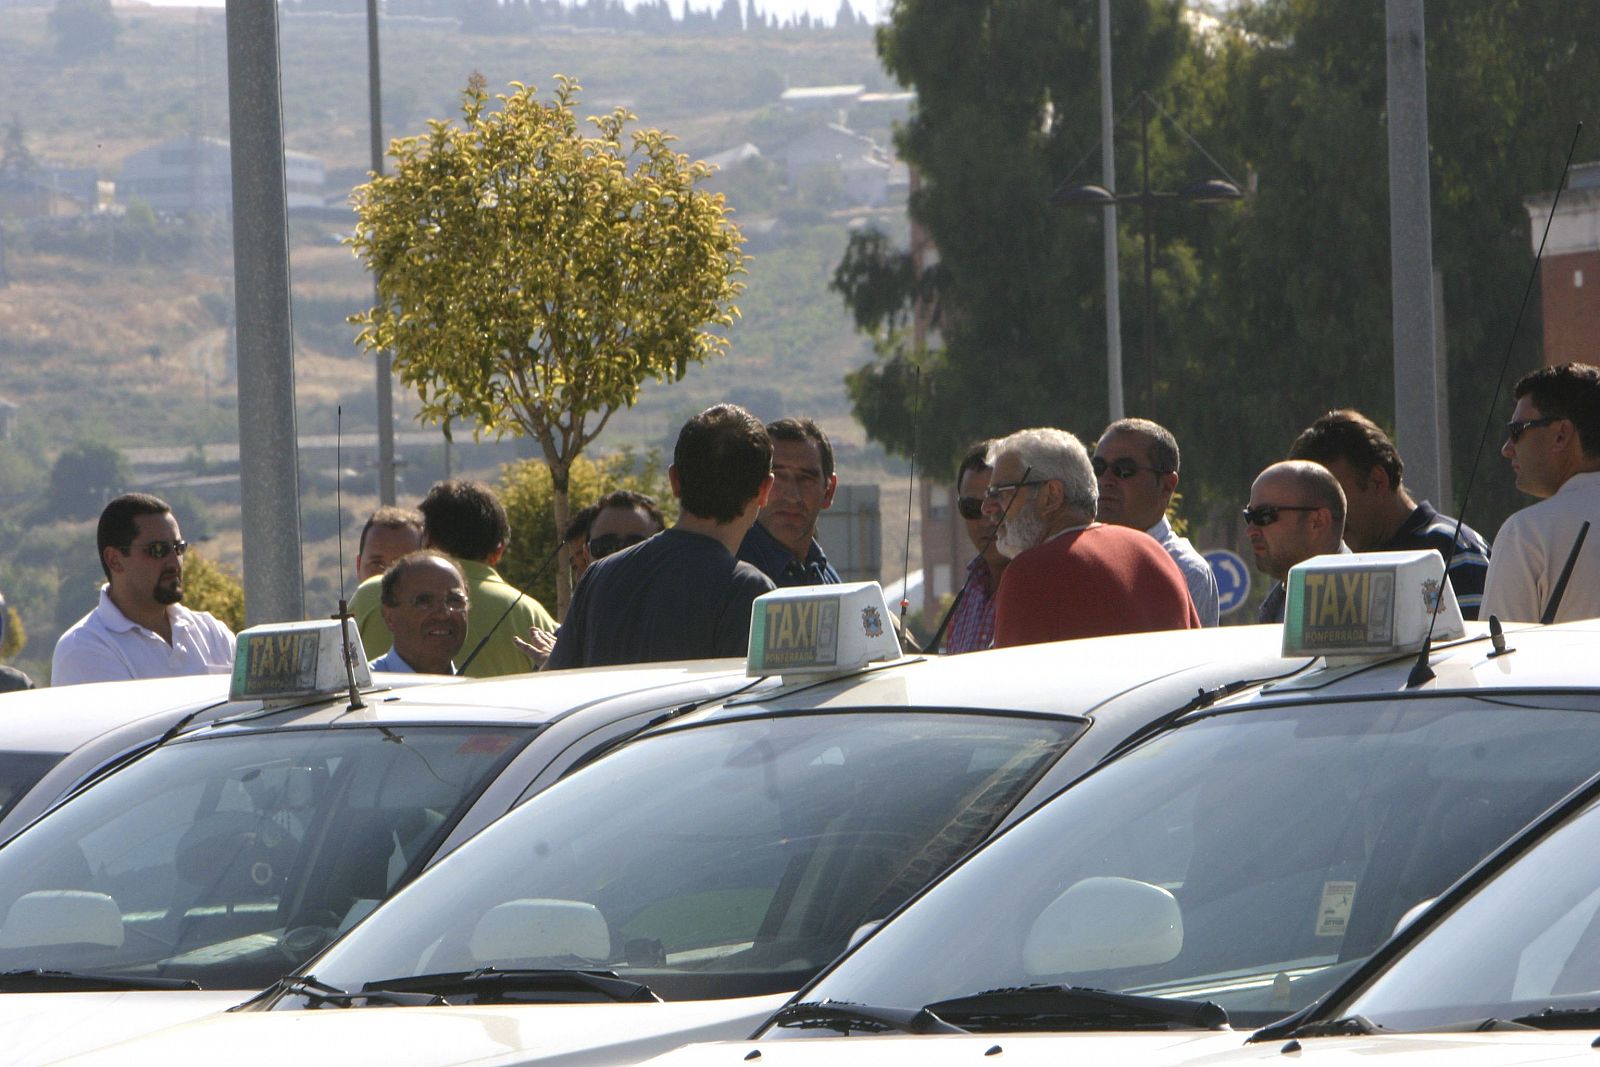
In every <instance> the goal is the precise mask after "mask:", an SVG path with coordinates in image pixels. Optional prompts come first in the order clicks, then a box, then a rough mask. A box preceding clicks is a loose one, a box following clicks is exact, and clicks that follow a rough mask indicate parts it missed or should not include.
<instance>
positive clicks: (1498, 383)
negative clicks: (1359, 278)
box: [1406, 122, 1588, 689]
mask: <svg viewBox="0 0 1600 1067" xmlns="http://www.w3.org/2000/svg"><path fill="white" fill-rule="evenodd" d="M1582 134H1583V123H1582V122H1579V123H1578V125H1577V128H1576V129H1574V130H1573V131H1572V143H1571V144H1569V145H1568V146H1567V160H1566V162H1565V163H1564V164H1562V167H1561V180H1560V181H1559V182H1557V183H1556V194H1555V196H1554V197H1553V198H1552V199H1551V201H1550V214H1548V215H1547V216H1545V220H1544V233H1543V234H1541V235H1540V237H1539V251H1538V252H1537V253H1536V254H1535V255H1534V257H1533V267H1532V268H1531V269H1530V270H1529V271H1528V284H1527V285H1525V286H1524V287H1523V290H1522V303H1521V304H1520V305H1519V306H1518V307H1517V318H1516V321H1514V322H1513V323H1512V324H1511V339H1510V340H1509V341H1507V342H1506V358H1505V359H1503V360H1501V361H1500V376H1499V377H1498V378H1496V379H1495V382H1494V390H1493V391H1492V392H1490V394H1489V410H1488V412H1487V413H1486V414H1485V415H1484V418H1483V433H1482V434H1480V435H1479V437H1478V447H1477V448H1476V449H1475V450H1474V451H1473V453H1472V468H1471V469H1470V470H1469V471H1468V472H1467V487H1466V489H1465V490H1464V491H1463V492H1462V494H1461V503H1460V505H1459V506H1458V507H1457V509H1456V528H1455V533H1454V536H1453V537H1452V538H1451V539H1450V554H1449V555H1448V556H1446V557H1445V560H1444V571H1445V579H1444V580H1445V581H1447V582H1448V581H1449V580H1450V561H1451V560H1453V559H1455V556H1456V550H1457V549H1458V548H1459V547H1460V546H1461V524H1462V522H1463V521H1464V519H1465V516H1466V514H1467V501H1468V499H1469V498H1470V497H1471V496H1472V483H1473V481H1474V479H1476V478H1477V475H1478V464H1479V463H1481V462H1482V461H1483V446H1484V443H1485V442H1487V441H1488V439H1489V431H1490V429H1491V428H1492V427H1493V426H1494V413H1495V408H1496V407H1498V406H1499V404H1500V390H1501V388H1503V387H1504V385H1505V381H1506V370H1507V369H1508V368H1509V367H1510V366H1511V353H1512V352H1513V351H1515V350H1516V346H1517V332H1518V330H1520V329H1521V327H1522V314H1523V312H1525V311H1527V310H1528V298H1529V297H1530V296H1532V295H1533V283H1534V280H1535V279H1536V278H1538V276H1539V263H1540V261H1541V260H1543V259H1544V244H1545V242H1546V241H1548V240H1549V239H1550V224H1551V223H1553V222H1554V221H1555V218H1556V205H1557V204H1559V203H1561V190H1563V189H1565V188H1566V187H1567V174H1568V172H1570V171H1571V170H1572V154H1573V153H1574V152H1576V151H1577V150H1578V138H1579V137H1580V136H1582ZM1444 476H1445V477H1447V478H1448V477H1449V476H1450V472H1449V471H1445V472H1444ZM1587 525H1588V524H1587V523H1585V528H1586V529H1587ZM1583 538H1584V534H1582V533H1580V534H1579V535H1578V542H1577V545H1574V546H1573V549H1572V556H1571V558H1569V559H1568V560H1567V567H1566V569H1565V570H1563V571H1562V574H1561V584H1560V586H1559V587H1558V589H1557V591H1556V593H1555V595H1554V596H1553V597H1552V598H1551V600H1552V603H1551V604H1550V605H1549V606H1548V607H1546V609H1545V614H1546V615H1547V616H1551V617H1553V615H1554V611H1555V607H1556V606H1557V605H1559V604H1560V602H1561V591H1562V590H1564V589H1565V588H1566V579H1567V576H1568V575H1570V574H1571V573H1572V564H1573V563H1574V562H1575V561H1576V559H1577V555H1578V546H1580V545H1582V544H1583ZM1443 605H1444V598H1443V597H1441V598H1440V600H1439V603H1438V604H1437V605H1435V610H1434V612H1433V619H1432V620H1431V621H1430V622H1429V623H1428V635H1427V637H1425V638H1423V640H1422V651H1420V652H1418V653H1417V662H1416V666H1414V667H1412V668H1411V676H1410V677H1409V678H1407V679H1406V688H1407V689H1415V688H1416V687H1417V686H1419V685H1421V684H1422V683H1424V682H1426V681H1428V680H1429V679H1431V678H1432V677H1433V668H1432V667H1430V666H1428V655H1429V652H1430V651H1431V650H1432V646H1433V624H1434V622H1437V621H1438V619H1439V611H1438V609H1439V608H1441V607H1443ZM1541 621H1544V622H1549V621H1551V620H1550V619H1549V618H1546V619H1543V620H1541Z"/></svg>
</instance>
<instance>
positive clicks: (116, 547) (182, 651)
mask: <svg viewBox="0 0 1600 1067" xmlns="http://www.w3.org/2000/svg"><path fill="white" fill-rule="evenodd" d="M95 546H96V547H97V548H98V549H99V550H100V568H101V569H102V570H103V571H105V575H106V584H105V585H103V586H101V587H100V603H99V605H98V606H97V607H96V608H95V609H94V610H93V611H91V612H90V613H89V614H87V615H85V616H84V617H83V618H81V619H79V620H78V621H77V622H75V623H73V624H72V627H71V628H70V629H69V630H67V632H66V633H64V634H62V635H61V640H59V641H57V642H56V652H55V659H54V661H53V662H52V664H51V668H50V683H51V684H52V685H74V684H76V683H78V682H114V681H123V680H127V679H130V678H171V677H175V676H177V675H183V674H226V673H227V672H228V671H230V670H232V669H233V632H232V631H231V630H229V629H228V628H227V626H225V625H223V624H222V623H221V622H219V621H218V620H217V619H216V618H214V617H213V616H212V615H211V614H210V613H208V612H204V611H190V610H189V609H188V608H186V607H184V606H183V604H182V603H181V601H182V600H183V555H184V552H185V551H187V549H188V547H189V545H188V542H186V541H184V539H183V534H182V533H181V532H180V531H179V530H178V520H177V518H176V517H175V516H174V515H173V514H172V509H171V508H169V507H168V506H167V504H166V502H165V501H163V500H161V499H160V498H159V497H154V496H151V495H149V494H148V493H125V494H123V495H122V496H119V497H117V498H116V499H115V500H113V501H112V502H111V503H109V504H107V505H106V507H105V510H104V511H102V512H101V513H100V523H99V526H98V527H97V528H96V530H95Z"/></svg>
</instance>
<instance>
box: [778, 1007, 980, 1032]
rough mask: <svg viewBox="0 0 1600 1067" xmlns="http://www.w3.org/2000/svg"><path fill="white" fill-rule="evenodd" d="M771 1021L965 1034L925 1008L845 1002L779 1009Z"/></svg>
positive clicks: (833, 1027)
mask: <svg viewBox="0 0 1600 1067" xmlns="http://www.w3.org/2000/svg"><path fill="white" fill-rule="evenodd" d="M771 1022H772V1023H773V1024H774V1025H776V1026H788V1027H795V1028H798V1029H807V1028H811V1027H821V1028H826V1029H829V1030H838V1031H839V1032H840V1033H843V1034H848V1033H850V1032H851V1031H852V1030H860V1031H862V1032H863V1033H880V1034H881V1033H886V1032H889V1031H895V1032H898V1033H902V1034H966V1033H971V1031H970V1030H963V1029H962V1028H961V1027H959V1026H952V1025H951V1024H950V1023H947V1022H945V1021H944V1020H943V1019H941V1018H939V1016H937V1015H935V1014H934V1013H933V1012H931V1011H929V1010H928V1009H927V1008H884V1007H879V1006H878V1005H875V1004H853V1003H851V1002H850V1001H846V1000H811V1001H805V1002H803V1003H800V1004H790V1005H788V1006H786V1007H783V1008H780V1009H778V1011H777V1012H776V1013H775V1014H774V1015H773V1016H772V1019H771Z"/></svg>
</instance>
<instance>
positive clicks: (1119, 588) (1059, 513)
mask: <svg viewBox="0 0 1600 1067" xmlns="http://www.w3.org/2000/svg"><path fill="white" fill-rule="evenodd" d="M989 462H990V466H991V467H992V468H993V473H992V474H991V475H990V482H989V488H988V490H987V492H986V493H985V494H984V498H985V499H984V505H983V510H984V514H985V515H989V516H992V517H993V518H994V520H995V522H996V524H997V531H996V534H997V540H996V544H997V545H998V546H999V548H1000V551H1001V552H1003V553H1005V554H1006V555H1007V556H1009V557H1011V563H1010V564H1009V565H1008V566H1007V567H1006V571H1005V575H1004V576H1003V577H1002V578H1001V579H1000V591H999V593H998V594H997V598H996V602H995V618H994V647H995V648H1006V647H1008V646H1011V645H1030V644H1036V643H1038V642H1041V641H1065V640H1068V639H1070V638H1075V637H1098V636H1100V635H1103V634H1125V633H1141V632H1144V631H1148V630H1183V629H1191V628H1198V627H1199V626H1200V618H1199V616H1198V615H1196V614H1195V610H1194V603H1193V602H1192V601H1191V600H1190V599H1189V589H1188V587H1187V586H1186V585H1184V582H1183V575H1182V573H1181V572H1179V570H1178V565H1177V564H1176V563H1173V562H1172V557H1171V556H1169V555H1167V554H1166V552H1165V551H1163V550H1162V548H1161V546H1160V545H1158V544H1156V542H1155V540H1154V539H1152V538H1150V537H1148V536H1146V535H1145V534H1143V533H1141V532H1139V531H1137V530H1129V529H1127V528H1126V527H1122V526H1110V525H1106V524H1104V523H1097V522H1095V521H1094V516H1095V508H1096V505H1097V504H1098V503H1099V489H1098V487H1097V485H1096V480H1095V476H1094V469H1093V468H1092V467H1091V466H1090V464H1089V453H1088V452H1087V451H1086V450H1085V449H1084V447H1083V444H1082V442H1080V441H1079V440H1078V439H1077V438H1076V437H1074V436H1073V435H1072V434H1070V433H1067V432H1066V431H1065V430H1057V429H1053V428H1039V429H1032V430H1020V431H1018V432H1017V433H1014V434H1012V435H1011V436H1009V437H1004V438H1001V439H1000V440H999V441H998V442H996V444H995V445H994V448H993V449H992V450H991V451H990V454H989Z"/></svg>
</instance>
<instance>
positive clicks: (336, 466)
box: [333, 404, 367, 711]
mask: <svg viewBox="0 0 1600 1067" xmlns="http://www.w3.org/2000/svg"><path fill="white" fill-rule="evenodd" d="M333 513H334V515H335V516H336V517H337V516H340V515H343V514H344V405H343V404H339V405H336V406H335V407H334V409H333ZM339 647H340V648H342V649H343V650H344V678H345V683H346V684H347V685H349V687H350V706H349V707H348V708H346V709H345V710H346V711H360V710H361V709H362V708H364V707H366V706H367V703H366V701H364V700H362V699H361V690H359V689H357V688H356V665H355V649H354V648H352V647H351V646H350V603H349V601H347V600H345V598H344V523H343V522H340V523H339Z"/></svg>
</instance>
